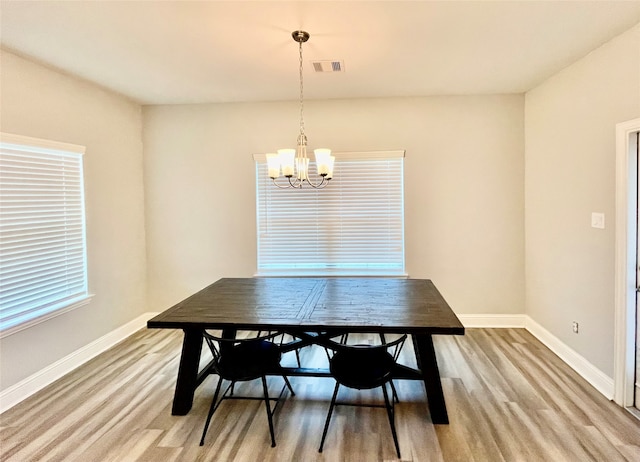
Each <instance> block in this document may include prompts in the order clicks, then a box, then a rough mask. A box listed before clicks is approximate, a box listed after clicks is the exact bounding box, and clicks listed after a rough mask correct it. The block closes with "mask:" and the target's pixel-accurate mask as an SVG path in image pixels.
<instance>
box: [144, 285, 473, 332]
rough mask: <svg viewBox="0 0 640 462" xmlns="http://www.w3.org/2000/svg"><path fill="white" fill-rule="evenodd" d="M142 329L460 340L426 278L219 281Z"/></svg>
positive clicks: (460, 328)
mask: <svg viewBox="0 0 640 462" xmlns="http://www.w3.org/2000/svg"><path fill="white" fill-rule="evenodd" d="M147 326H148V327H150V328H170V329H171V328H173V329H188V328H207V329H223V328H236V329H248V330H269V328H277V329H278V330H286V329H287V328H290V329H291V330H292V331H295V330H308V331H331V330H335V331H339V330H345V329H346V330H349V331H351V332H390V333H391V332H402V333H418V334H449V335H463V334H464V327H463V326H462V324H461V323H460V320H459V319H458V318H457V316H456V315H455V313H454V312H453V311H452V310H451V308H450V307H449V305H448V304H447V302H446V301H445V299H444V298H443V297H442V295H441V294H440V292H439V291H438V289H436V287H435V286H434V285H433V283H432V282H431V281H430V280H428V279H389V278H306V277H305V278H223V279H220V280H218V281H217V282H215V283H213V284H211V285H210V286H208V287H205V288H204V289H202V290H200V291H199V292H197V293H195V294H194V295H192V296H191V297H189V298H187V299H185V300H183V301H181V302H180V303H178V304H176V305H174V306H173V307H171V308H169V309H168V310H166V311H164V312H163V313H161V314H159V315H158V316H156V317H154V318H153V319H151V320H149V321H148V323H147ZM274 330H275V329H274Z"/></svg>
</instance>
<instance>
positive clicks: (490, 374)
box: [0, 329, 640, 462]
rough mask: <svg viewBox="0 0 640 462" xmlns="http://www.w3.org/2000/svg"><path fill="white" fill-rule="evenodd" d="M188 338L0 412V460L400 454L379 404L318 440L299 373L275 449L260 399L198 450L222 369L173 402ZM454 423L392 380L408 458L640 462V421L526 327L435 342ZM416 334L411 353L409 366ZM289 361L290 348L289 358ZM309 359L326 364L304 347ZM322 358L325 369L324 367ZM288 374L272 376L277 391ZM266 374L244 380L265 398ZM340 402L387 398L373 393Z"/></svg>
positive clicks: (132, 343) (322, 404)
mask: <svg viewBox="0 0 640 462" xmlns="http://www.w3.org/2000/svg"><path fill="white" fill-rule="evenodd" d="M181 340H182V334H181V332H178V331H168V330H142V331H140V332H139V333H137V334H135V335H133V336H132V337H130V338H129V339H127V340H126V341H124V342H122V343H121V344H119V345H118V346H116V347H115V348H113V349H111V350H109V351H108V352H106V353H104V354H102V355H100V356H99V357H97V358H95V359H94V360H92V361H91V362H89V363H88V364H86V365H84V366H82V367H81V368H79V369H77V370H76V371H74V372H73V373H71V374H69V375H67V376H65V377H64V378H62V379H61V380H59V381H57V382H56V383H54V384H52V385H50V386H48V387H47V388H46V389H44V390H42V391H41V392H39V393H37V394H36V395H34V396H32V397H31V398H29V399H27V400H26V401H24V402H22V403H20V404H19V405H17V406H15V407H14V408H12V409H10V410H9V411H7V412H5V413H4V414H2V415H1V416H0V453H1V458H0V459H1V460H3V461H18V462H27V461H82V462H109V461H140V462H142V461H149V462H158V461H160V462H165V461H166V462H170V461H188V462H199V461H240V462H249V461H251V462H254V461H262V460H264V461H273V462H275V461H278V462H282V461H296V462H297V461H357V462H361V461H378V460H385V461H386V460H396V458H395V450H394V447H393V441H392V438H391V434H390V431H389V427H388V422H387V420H386V414H385V413H384V410H382V409H375V408H360V407H338V408H337V411H336V414H334V418H333V420H332V424H331V427H330V429H329V434H328V436H327V441H326V443H325V452H324V453H323V454H318V452H317V451H318V445H319V443H320V436H321V433H322V426H323V423H324V418H325V416H326V411H327V406H328V402H329V399H330V397H331V392H332V390H333V381H332V380H331V379H310V378H300V377H294V378H292V379H291V382H292V384H293V386H294V388H295V390H296V396H295V397H288V398H287V400H286V401H285V402H284V404H283V405H282V407H281V408H280V409H279V411H278V413H277V414H276V419H275V426H276V439H277V443H278V445H277V447H276V448H273V449H272V448H271V447H270V444H269V436H268V435H269V433H268V427H267V421H266V415H265V412H264V408H263V404H262V403H260V402H257V401H256V402H253V401H237V400H236V401H226V402H225V403H223V404H222V406H221V407H220V409H219V411H218V412H217V413H216V414H215V415H214V419H213V421H212V424H211V427H210V429H209V434H208V437H207V440H206V444H205V446H204V447H200V446H198V442H199V438H200V434H201V431H202V425H203V423H204V418H205V415H206V412H207V410H208V407H209V403H210V400H211V397H212V395H213V389H214V387H215V383H216V380H217V378H216V377H213V376H211V377H209V378H208V379H207V380H206V381H205V382H204V384H203V385H202V386H201V387H200V388H199V389H198V391H197V392H196V398H195V402H194V406H193V409H192V411H191V412H190V413H189V415H187V416H172V415H171V401H172V398H173V387H174V383H175V377H176V371H177V366H178V358H179V353H180V347H181ZM435 342H436V351H437V354H438V362H439V364H440V368H441V375H442V377H443V379H442V381H443V387H444V392H445V397H446V401H447V407H448V411H449V417H450V424H449V425H436V426H434V425H432V423H431V420H430V417H429V412H428V408H427V406H426V404H425V401H424V400H425V398H424V396H425V395H424V386H423V384H421V383H420V382H413V381H397V382H396V388H397V390H398V394H399V396H400V400H401V403H400V404H399V405H398V406H397V415H396V424H397V427H398V436H399V441H400V449H401V451H402V456H403V457H402V460H405V461H443V460H444V461H465V462H468V461H491V462H494V461H528V462H529V461H553V462H562V461H576V462H577V461H580V462H583V461H607V462H609V461H624V460H627V461H640V421H638V420H636V419H635V418H634V417H632V416H631V415H630V414H629V413H627V412H626V411H625V410H623V409H621V408H619V407H618V406H616V405H615V404H613V403H611V402H609V401H607V400H606V399H605V398H604V397H603V396H602V395H600V394H599V393H598V392H597V391H595V390H594V389H593V388H592V387H591V386H589V385H588V384H587V383H586V382H585V381H584V380H582V379H581V378H580V377H579V376H578V375H577V374H575V373H574V372H573V371H572V370H571V369H569V368H568V367H567V366H566V365H565V364H564V363H563V362H562V361H561V360H559V359H558V358H557V357H556V356H555V355H554V354H552V353H551V352H550V351H549V350H548V349H547V348H545V347H544V346H543V345H542V344H541V343H540V342H538V341H537V340H536V339H535V338H534V337H532V336H531V335H530V334H529V333H528V332H526V331H524V330H522V329H468V330H467V334H466V335H465V336H464V337H436V340H435ZM412 355H413V353H412V351H411V345H410V342H407V345H406V346H405V350H404V351H403V361H404V362H405V363H408V364H410V363H411V358H412ZM293 360H294V358H293V355H292V354H288V355H286V357H285V358H284V359H283V361H285V362H292V361H293ZM302 360H303V362H305V363H306V364H309V363H315V364H317V365H322V364H320V363H321V362H322V361H326V357H325V355H324V352H323V351H322V350H318V349H317V348H315V349H314V348H305V349H304V350H303V351H302ZM325 364H326V363H325ZM281 383H282V381H281V379H280V378H278V377H274V378H272V379H270V387H272V388H273V390H274V392H275V391H279V389H280V386H281ZM258 385H259V381H258V383H256V384H255V385H253V384H247V385H246V386H245V387H244V388H240V387H238V388H237V393H240V392H259V388H258ZM340 396H341V398H342V399H349V398H352V399H354V400H358V399H361V400H380V399H381V397H380V396H378V395H377V394H375V393H371V394H369V393H363V394H357V393H354V394H350V393H349V392H348V391H347V392H345V394H344V395H342V394H341V395H340Z"/></svg>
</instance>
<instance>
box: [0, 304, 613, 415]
mask: <svg viewBox="0 0 640 462" xmlns="http://www.w3.org/2000/svg"><path fill="white" fill-rule="evenodd" d="M157 314H158V313H145V314H143V315H141V316H139V317H137V318H136V319H134V320H132V321H130V322H128V323H127V324H125V325H123V326H121V327H119V328H118V329H116V330H114V331H112V332H110V333H108V334H106V335H104V336H103V337H101V338H99V339H97V340H96V341H94V342H91V343H90V344H88V345H86V346H84V347H83V348H81V349H79V350H77V351H74V352H73V353H71V354H70V355H67V356H65V357H64V358H62V359H60V360H59V361H56V362H55V363H53V364H51V365H50V366H48V367H46V368H44V369H42V370H41V371H38V372H36V373H35V374H33V375H31V376H30V377H27V378H26V379H24V380H22V381H21V382H19V383H17V384H15V385H13V386H11V387H9V388H7V389H6V390H3V391H2V392H0V413H2V412H4V411H6V410H8V409H10V408H12V407H13V406H15V405H16V404H18V403H19V402H20V401H22V400H24V399H26V398H28V397H29V396H31V395H32V394H34V393H36V392H37V391H39V390H41V389H42V388H44V387H46V386H47V385H49V384H50V383H52V382H54V381H55V380H57V379H59V378H60V377H62V376H63V375H65V374H68V373H69V372H71V371H72V370H74V369H76V368H77V367H79V366H81V365H82V364H84V363H85V362H87V361H89V360H90V359H92V358H94V357H95V356H97V355H99V354H100V353H102V352H104V351H105V350H107V349H109V348H111V347H112V346H113V345H115V344H116V343H118V342H120V341H122V340H124V339H125V338H127V337H129V336H130V335H132V334H134V333H135V332H137V331H138V330H140V329H142V328H143V327H144V326H146V323H147V320H149V319H151V318H152V317H154V316H156V315H157ZM458 318H459V319H460V321H461V322H462V324H463V325H464V326H465V327H467V328H525V329H527V330H528V331H529V332H531V334H532V335H533V336H534V337H536V338H537V339H538V340H540V341H541V342H542V343H543V344H544V345H546V346H547V347H548V348H549V349H550V350H551V351H553V352H554V353H555V354H556V355H558V356H559V357H560V359H562V360H563V361H564V362H565V363H567V364H568V365H569V367H571V368H572V369H573V370H575V371H576V372H577V373H578V374H580V376H582V377H583V378H584V379H585V380H586V381H587V382H589V383H590V384H591V385H593V386H594V387H595V388H596V390H598V391H599V392H600V393H602V394H603V395H604V396H606V397H607V399H612V398H613V390H614V384H613V379H611V378H610V377H608V376H607V375H606V374H604V373H603V372H602V371H600V370H599V369H598V368H597V367H595V366H594V365H593V364H591V363H590V362H589V361H587V360H586V359H585V358H584V357H583V356H581V355H579V354H578V353H576V352H575V351H574V350H573V349H571V348H570V347H569V346H567V345H566V344H565V343H563V342H562V341H561V340H560V339H558V338H557V337H555V336H554V335H553V334H551V333H550V332H549V331H548V330H546V329H545V328H544V327H542V326H541V325H540V324H538V323H536V322H535V321H534V320H533V319H531V318H530V317H529V316H527V315H524V314H459V315H458Z"/></svg>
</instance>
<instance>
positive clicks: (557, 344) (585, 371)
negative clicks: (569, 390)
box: [525, 316, 614, 400]
mask: <svg viewBox="0 0 640 462" xmlns="http://www.w3.org/2000/svg"><path fill="white" fill-rule="evenodd" d="M525 328H526V329H527V330H528V331H529V332H531V334H532V335H533V336H534V337H536V338H537V339H538V340H540V341H541V342H542V343H543V344H544V345H546V346H547V348H549V349H550V350H551V351H553V352H554V353H555V354H556V355H558V356H559V357H560V359H562V360H563V361H564V362H565V363H567V364H568V365H569V367H571V368H572V369H573V370H574V371H576V372H577V373H578V374H580V376H581V377H582V378H583V379H585V380H586V381H587V382H589V383H590V384H591V385H592V386H593V387H594V388H595V389H596V390H598V391H599V392H600V393H602V394H603V395H604V396H605V397H606V398H607V399H610V400H611V399H613V393H614V382H613V379H612V378H611V377H609V376H607V375H606V374H605V373H604V372H602V371H601V370H600V369H598V368H597V367H595V366H594V365H593V364H591V363H590V362H589V361H588V360H587V359H585V358H584V357H583V356H581V355H580V354H578V353H576V351H575V350H573V349H572V348H570V347H569V346H567V345H566V344H565V343H564V342H562V341H561V340H560V339H559V338H558V337H556V336H555V335H553V334H552V333H551V332H549V331H548V330H546V329H545V328H544V327H542V326H541V325H540V324H538V323H537V322H535V321H534V320H533V319H531V318H530V317H529V316H526V322H525Z"/></svg>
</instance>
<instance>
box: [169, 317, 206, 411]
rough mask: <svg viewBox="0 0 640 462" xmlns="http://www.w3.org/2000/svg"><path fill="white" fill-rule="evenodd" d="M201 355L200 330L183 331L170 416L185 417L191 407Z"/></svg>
mask: <svg viewBox="0 0 640 462" xmlns="http://www.w3.org/2000/svg"><path fill="white" fill-rule="evenodd" d="M201 353H202V330H200V329H185V330H184V340H183V341H182V355H181V356H180V366H179V368H178V380H177V382H176V389H175V393H174V395H173V408H172V409H171V414H173V415H186V414H188V413H189V411H190V410H191V406H192V405H193V395H194V394H195V391H196V388H197V386H198V383H197V380H198V367H199V366H200V354H201Z"/></svg>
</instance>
